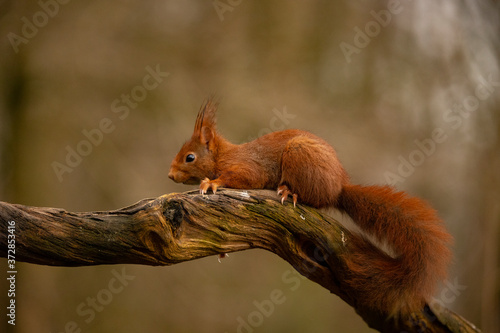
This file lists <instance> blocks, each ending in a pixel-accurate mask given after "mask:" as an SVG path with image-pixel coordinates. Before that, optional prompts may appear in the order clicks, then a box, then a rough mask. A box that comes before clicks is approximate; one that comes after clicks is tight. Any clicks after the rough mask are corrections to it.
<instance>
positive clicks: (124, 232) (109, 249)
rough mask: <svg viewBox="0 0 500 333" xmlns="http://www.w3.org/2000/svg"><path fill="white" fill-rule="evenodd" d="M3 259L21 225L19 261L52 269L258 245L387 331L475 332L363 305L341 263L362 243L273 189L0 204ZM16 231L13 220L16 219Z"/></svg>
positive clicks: (438, 313) (435, 318) (445, 316)
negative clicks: (70, 205) (106, 205)
mask: <svg viewBox="0 0 500 333" xmlns="http://www.w3.org/2000/svg"><path fill="white" fill-rule="evenodd" d="M0 220H1V221H2V223H1V226H0V227H1V229H0V256H1V257H7V249H8V244H7V235H8V232H9V231H8V230H9V229H8V222H9V221H14V222H15V229H14V232H15V244H16V253H15V259H16V261H24V262H29V263H34V264H40V265H54V266H86V265H101V264H143V265H173V264H176V263H179V262H183V261H187V260H193V259H197V258H202V257H206V256H210V255H215V254H222V253H229V252H234V251H242V250H247V249H252V248H261V249H265V250H268V251H271V252H273V253H275V254H277V255H278V256H280V257H281V258H283V259H284V260H286V261H288V262H289V263H290V264H291V265H292V266H293V267H294V268H295V269H296V270H297V271H299V272H300V273H301V274H303V275H304V276H306V277H307V278H309V279H310V280H312V281H315V282H317V283H319V284H320V285H321V286H323V287H324V288H326V289H328V290H329V291H330V292H332V293H334V294H336V295H338V296H339V297H341V298H342V299H343V300H344V301H345V302H347V303H348V304H350V305H351V306H353V307H354V308H355V309H356V311H357V312H358V314H359V315H360V316H361V317H362V318H363V319H364V320H365V322H366V323H367V324H368V325H369V326H370V327H372V328H374V329H377V330H379V331H381V332H402V331H406V332H423V331H425V332H479V331H478V330H477V329H476V328H475V327H474V325H472V324H470V323H468V322H467V321H466V320H465V319H463V318H462V317H460V316H458V315H456V314H454V313H453V312H451V311H449V310H447V309H445V308H442V307H436V306H429V305H426V306H425V308H424V309H422V311H421V312H420V313H415V314H412V315H411V316H409V317H404V318H388V317H387V316H386V315H385V314H382V313H375V312H373V311H372V310H369V309H363V308H360V307H359V306H358V305H357V298H359V297H362V296H363V295H359V294H358V293H357V292H356V290H351V289H349V287H348V285H347V284H345V283H344V281H345V280H346V278H347V277H348V275H349V274H350V272H348V271H347V270H346V266H345V264H344V259H343V258H344V257H345V256H349V255H353V254H355V252H356V251H359V249H360V247H358V246H355V245H353V244H360V243H363V242H365V243H366V241H365V240H363V239H362V238H361V237H359V236H357V235H355V234H352V233H351V232H349V231H348V230H347V229H345V228H344V227H342V226H341V225H340V224H339V223H337V222H336V221H335V220H333V219H331V218H329V217H326V216H323V215H322V214H321V213H319V212H318V211H316V210H314V209H312V208H309V207H306V206H302V205H298V206H297V207H296V208H294V207H293V205H291V204H289V203H288V204H285V205H281V204H280V203H279V201H278V198H277V196H276V195H275V194H274V192H270V191H263V190H252V191H238V190H227V189H222V190H220V191H218V192H217V194H215V195H214V194H210V195H200V194H198V191H192V192H186V193H172V194H168V195H164V196H161V197H158V198H156V199H144V200H141V201H139V202H138V203H136V204H134V205H132V206H129V207H125V208H122V209H119V210H114V211H106V212H86V213H71V212H67V211H65V210H62V209H56V208H39V207H29V206H23V205H16V204H9V203H4V202H0ZM11 224H12V222H11Z"/></svg>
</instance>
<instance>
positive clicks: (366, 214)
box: [168, 99, 451, 316]
mask: <svg viewBox="0 0 500 333" xmlns="http://www.w3.org/2000/svg"><path fill="white" fill-rule="evenodd" d="M217 106H218V103H217V102H215V101H214V100H212V99H208V100H207V101H206V102H205V103H204V105H202V107H201V109H200V111H199V113H198V116H197V118H196V124H195V127H194V133H193V135H192V137H191V139H190V140H189V141H187V142H186V143H185V144H184V146H183V147H182V148H181V150H180V151H179V153H178V154H177V156H176V157H175V159H174V160H173V162H172V165H171V167H170V172H169V174H168V176H169V177H170V178H171V179H173V180H174V181H175V182H178V183H184V184H200V192H201V193H202V194H205V193H207V191H208V190H210V189H211V190H212V191H213V192H214V193H215V192H216V190H217V188H218V187H228V188H235V189H272V190H277V191H278V195H279V196H280V198H281V202H282V203H283V202H284V201H285V200H286V199H287V198H288V197H289V196H291V197H292V200H293V203H294V205H295V204H296V203H297V201H298V202H300V203H302V204H306V205H309V206H312V207H315V208H326V207H334V208H336V209H338V210H339V211H341V212H343V213H347V214H348V215H349V216H350V217H351V218H352V220H353V221H354V222H355V223H356V224H357V225H358V226H359V227H360V228H361V229H362V230H363V231H364V232H366V233H368V234H371V235H373V236H375V238H377V239H378V240H379V241H381V242H383V243H386V244H387V245H389V247H391V248H392V250H393V251H394V252H395V255H390V254H388V253H386V252H384V251H382V250H380V249H379V248H377V247H376V246H365V245H360V246H359V251H357V253H356V254H355V255H351V256H349V255H346V258H345V260H346V263H347V265H348V268H349V272H350V273H349V276H351V277H350V278H348V283H350V285H351V287H352V288H353V290H356V291H357V292H359V296H360V297H358V298H359V302H361V303H362V304H360V305H361V306H364V307H368V308H372V309H375V310H377V311H381V312H383V313H387V314H389V315H396V316H397V315H402V314H409V313H411V312H415V311H420V310H422V308H423V306H424V304H425V302H426V301H428V300H429V299H430V297H431V296H432V294H433V291H434V289H435V287H436V285H437V283H438V282H439V281H442V280H444V279H445V278H446V273H447V266H448V263H449V261H450V258H451V251H450V250H449V247H448V245H449V243H450V242H451V236H450V235H449V234H448V233H447V231H446V229H445V227H444V224H443V222H442V221H441V220H440V219H439V218H438V216H437V214H436V211H435V210H434V209H432V208H431V207H430V206H429V205H428V204H427V203H426V202H425V201H423V200H421V199H419V198H415V197H411V196H409V195H408V194H406V193H405V192H398V191H396V190H395V189H393V188H392V187H390V186H361V185H353V184H351V183H350V182H349V176H348V174H347V172H346V171H345V170H344V168H343V166H342V164H341V163H340V161H339V160H338V158H337V154H336V153H335V150H334V149H333V147H332V146H330V145H329V144H328V143H327V142H326V141H324V140H323V139H321V138H319V137H317V136H316V135H314V134H312V133H309V132H306V131H302V130H298V129H288V130H284V131H279V132H273V133H269V134H266V135H264V136H262V137H259V138H257V139H255V140H253V141H251V142H248V143H245V144H241V145H236V144H232V143H230V142H229V141H227V140H226V139H224V138H223V137H222V136H221V135H220V134H219V133H218V132H217V129H216V119H215V113H216V110H217Z"/></svg>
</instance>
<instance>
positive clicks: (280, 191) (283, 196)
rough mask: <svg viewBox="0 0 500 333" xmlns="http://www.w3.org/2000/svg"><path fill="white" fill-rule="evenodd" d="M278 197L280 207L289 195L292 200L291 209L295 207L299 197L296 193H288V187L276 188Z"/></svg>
mask: <svg viewBox="0 0 500 333" xmlns="http://www.w3.org/2000/svg"><path fill="white" fill-rule="evenodd" d="M278 195H280V196H281V204H282V205H284V204H285V200H286V199H287V198H288V197H289V196H290V195H291V196H292V200H293V207H297V200H298V198H299V196H298V195H297V193H292V191H290V189H289V188H288V186H286V185H280V186H278Z"/></svg>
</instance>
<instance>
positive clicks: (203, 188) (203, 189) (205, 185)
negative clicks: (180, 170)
mask: <svg viewBox="0 0 500 333" xmlns="http://www.w3.org/2000/svg"><path fill="white" fill-rule="evenodd" d="M218 187H219V185H217V184H216V183H214V182H213V181H211V180H210V179H208V178H205V179H203V180H202V181H201V184H200V194H207V192H208V190H209V189H212V192H213V193H214V194H215V192H217V188H218Z"/></svg>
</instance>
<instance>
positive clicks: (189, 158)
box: [186, 154, 195, 163]
mask: <svg viewBox="0 0 500 333" xmlns="http://www.w3.org/2000/svg"><path fill="white" fill-rule="evenodd" d="M194 159H195V156H194V154H188V155H187V156H186V163H191V162H193V161H194Z"/></svg>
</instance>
